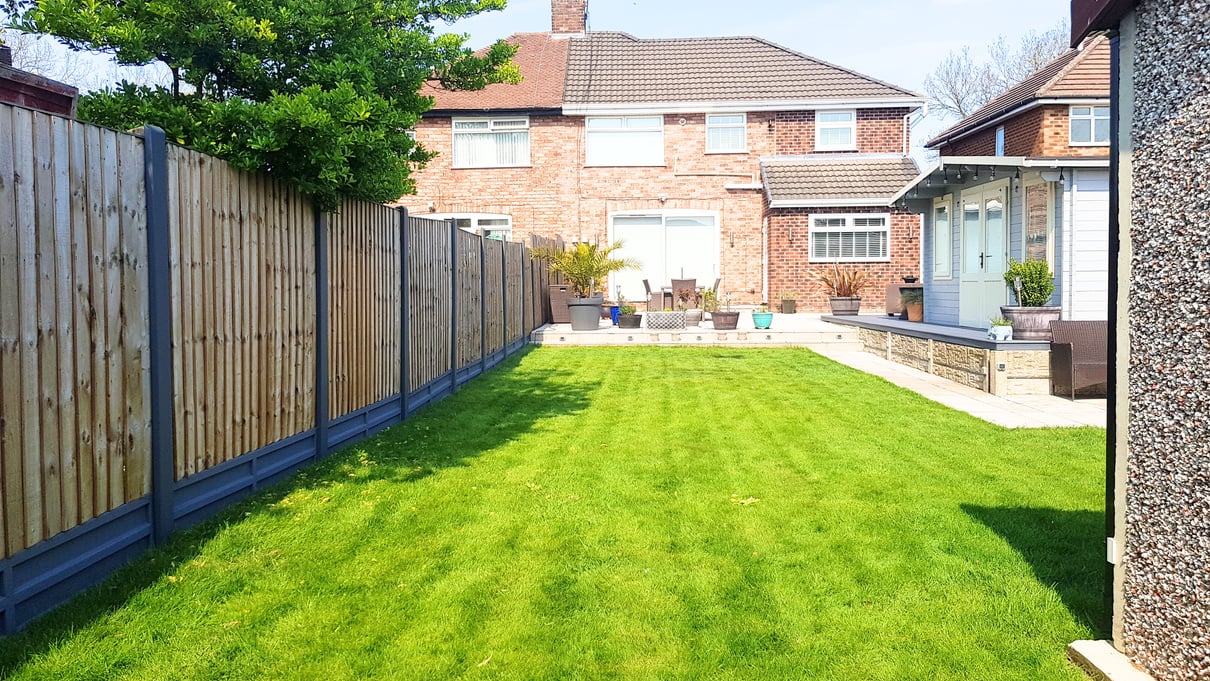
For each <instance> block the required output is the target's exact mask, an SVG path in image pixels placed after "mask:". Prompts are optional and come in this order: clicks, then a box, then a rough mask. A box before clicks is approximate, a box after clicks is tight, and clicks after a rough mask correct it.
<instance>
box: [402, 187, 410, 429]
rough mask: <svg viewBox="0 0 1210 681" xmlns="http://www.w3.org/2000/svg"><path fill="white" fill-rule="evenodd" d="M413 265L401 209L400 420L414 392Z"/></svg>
mask: <svg viewBox="0 0 1210 681" xmlns="http://www.w3.org/2000/svg"><path fill="white" fill-rule="evenodd" d="M409 267H411V265H410V264H409V263H408V209H407V208H400V209H399V288H400V303H399V304H400V307H401V308H402V309H401V312H402V314H401V318H402V322H403V324H402V326H403V328H402V329H400V333H402V334H403V339H402V343H401V344H400V345H401V346H402V348H403V351H402V352H401V353H400V357H399V392H400V395H401V398H400V402H399V420H401V421H402V420H403V419H406V418H407V417H408V408H409V407H410V406H411V399H410V397H409V395H408V393H410V392H412V386H411V381H412V377H411V375H410V373H411V370H412V361H411V360H412V335H411V333H412V320H411V315H412V297H411V277H410V272H408V268H409Z"/></svg>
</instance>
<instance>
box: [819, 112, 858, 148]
mask: <svg viewBox="0 0 1210 681" xmlns="http://www.w3.org/2000/svg"><path fill="white" fill-rule="evenodd" d="M856 148H857V112H856V111H854V110H853V109H848V110H845V111H816V112H815V149H816V151H852V150H854V149H856Z"/></svg>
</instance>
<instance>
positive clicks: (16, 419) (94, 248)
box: [0, 105, 150, 557]
mask: <svg viewBox="0 0 1210 681" xmlns="http://www.w3.org/2000/svg"><path fill="white" fill-rule="evenodd" d="M142 155H143V146H142V140H141V139H139V138H138V137H135V136H133V135H125V134H121V133H116V132H113V131H110V130H103V129H101V128H97V127H95V126H89V125H85V124H81V123H78V122H75V121H71V120H69V119H64V118H59V117H55V116H49V115H46V114H42V113H37V112H33V111H29V110H27V109H21V108H16V107H11V106H7V105H0V291H2V292H3V294H2V295H0V491H2V495H3V501H2V502H0V557H6V556H10V555H12V554H14V553H16V552H17V551H20V550H21V549H23V548H26V547H29V546H33V545H34V544H36V543H38V542H39V541H41V540H43V539H47V538H49V537H51V536H54V535H56V534H58V533H60V532H62V531H64V530H67V529H70V528H72V527H75V526H76V525H79V524H80V523H82V522H84V521H86V520H89V519H91V518H93V517H95V516H97V515H99V514H101V513H104V512H106V511H109V510H111V509H113V508H116V507H117V506H120V505H121V504H123V503H125V502H127V501H131V500H133V499H136V498H139V497H141V496H143V495H145V494H146V493H147V492H148V490H149V489H150V477H149V476H150V467H149V463H150V415H149V409H148V404H147V399H146V395H147V393H148V391H149V380H148V376H147V373H148V367H149V355H148V344H149V335H148V334H149V326H148V317H147V314H148V304H147V271H146V260H147V252H146V229H147V225H146V219H145V211H144V205H145V201H146V196H145V193H144V192H145V189H144V185H143V175H142Z"/></svg>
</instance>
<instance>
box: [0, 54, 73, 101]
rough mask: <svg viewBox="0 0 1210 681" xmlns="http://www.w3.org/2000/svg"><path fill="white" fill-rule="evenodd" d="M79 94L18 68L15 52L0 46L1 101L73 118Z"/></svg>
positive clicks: (69, 88) (70, 88) (64, 84)
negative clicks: (15, 63) (15, 65)
mask: <svg viewBox="0 0 1210 681" xmlns="http://www.w3.org/2000/svg"><path fill="white" fill-rule="evenodd" d="M78 94H79V91H78V90H77V89H76V88H74V87H72V86H71V85H68V84H66V83H60V82H59V81H57V80H51V79H49V78H44V77H42V76H39V75H37V74H34V73H30V72H28V71H23V70H21V69H18V68H15V67H14V66H13V55H12V49H11V48H9V47H7V46H5V45H0V102H4V103H6V104H15V105H17V106H23V107H25V108H27V109H36V110H38V111H44V112H46V113H52V114H59V115H60V116H70V117H73V118H74V117H75V115H76V95H78Z"/></svg>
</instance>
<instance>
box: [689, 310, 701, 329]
mask: <svg viewBox="0 0 1210 681" xmlns="http://www.w3.org/2000/svg"><path fill="white" fill-rule="evenodd" d="M702 315H703V312H702V311H701V310H685V324H686V325H687V326H697V325H698V324H701V323H702Z"/></svg>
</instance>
